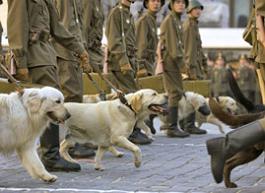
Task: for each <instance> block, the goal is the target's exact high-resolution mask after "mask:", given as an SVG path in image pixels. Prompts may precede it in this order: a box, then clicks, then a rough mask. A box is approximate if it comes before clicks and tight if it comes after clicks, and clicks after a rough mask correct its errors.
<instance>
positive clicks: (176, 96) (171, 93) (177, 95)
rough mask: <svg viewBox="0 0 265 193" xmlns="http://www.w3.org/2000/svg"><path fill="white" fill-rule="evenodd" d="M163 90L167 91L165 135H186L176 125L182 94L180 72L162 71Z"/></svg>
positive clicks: (186, 134) (186, 135)
mask: <svg viewBox="0 0 265 193" xmlns="http://www.w3.org/2000/svg"><path fill="white" fill-rule="evenodd" d="M163 81H164V86H165V90H166V91H167V93H168V106H169V114H168V117H167V124H166V125H167V126H168V127H167V128H166V129H167V136H168V137H188V136H189V134H188V133H186V132H185V131H183V130H182V129H181V128H179V126H178V102H179V100H180V99H181V97H182V94H183V86H182V78H181V75H180V73H177V72H167V71H165V72H164V73H163Z"/></svg>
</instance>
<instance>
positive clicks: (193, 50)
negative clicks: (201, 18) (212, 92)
mask: <svg viewBox="0 0 265 193" xmlns="http://www.w3.org/2000/svg"><path fill="white" fill-rule="evenodd" d="M183 37H184V50H185V64H186V66H187V67H188V68H193V69H195V72H196V76H197V77H198V78H203V77H204V75H205V74H204V73H205V72H206V69H207V59H206V57H205V56H204V54H203V50H202V41H201V36H200V33H199V27H198V20H197V19H195V18H191V17H188V18H187V19H186V20H185V21H184V23H183Z"/></svg>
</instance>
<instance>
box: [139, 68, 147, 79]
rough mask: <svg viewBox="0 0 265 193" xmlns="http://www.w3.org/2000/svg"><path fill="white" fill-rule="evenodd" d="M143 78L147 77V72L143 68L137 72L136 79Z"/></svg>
mask: <svg viewBox="0 0 265 193" xmlns="http://www.w3.org/2000/svg"><path fill="white" fill-rule="evenodd" d="M145 76H148V72H147V70H146V69H145V68H142V69H140V70H138V71H137V77H138V78H141V77H145Z"/></svg>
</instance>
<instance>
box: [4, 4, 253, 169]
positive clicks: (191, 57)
mask: <svg viewBox="0 0 265 193" xmlns="http://www.w3.org/2000/svg"><path fill="white" fill-rule="evenodd" d="M138 5H139V6H140V7H142V8H141V9H140V10H142V12H141V11H137V14H140V15H141V16H136V18H138V19H137V20H136V22H135V21H134V18H133V16H132V14H131V12H130V8H131V6H138ZM162 8H163V9H164V8H165V10H166V11H164V12H163V14H162V15H163V19H161V25H160V37H159V38H158V36H157V34H158V33H157V28H158V26H157V24H158V23H159V22H157V21H158V20H159V19H158V18H157V13H158V12H159V11H161V9H162ZM203 9H204V7H203V5H202V4H201V3H200V2H199V1H198V0H190V1H188V0H169V1H167V2H165V0H143V1H136V2H134V0H119V1H118V0H116V1H115V0H113V1H111V0H110V1H102V2H101V0H68V1H65V0H53V1H52V0H43V1H33V0H19V1H15V0H8V19H7V31H8V34H7V36H8V42H9V48H10V50H11V51H12V54H13V56H14V58H15V61H16V64H15V65H16V74H15V77H16V78H17V79H18V80H20V81H25V82H32V83H35V84H40V85H47V86H52V87H55V88H58V89H60V90H62V92H63V94H64V96H65V101H66V102H82V97H83V82H82V73H83V72H85V73H90V72H97V73H102V72H104V74H105V76H106V77H108V78H109V80H110V81H111V82H112V83H113V85H115V86H116V87H117V88H118V89H119V90H120V91H122V92H123V93H130V92H135V91H137V90H138V89H139V85H138V83H137V78H139V77H143V76H152V75H155V74H156V75H159V74H161V75H162V76H163V82H164V88H165V90H166V92H167V93H168V106H169V107H168V109H169V114H168V117H167V124H166V130H167V136H168V137H188V136H189V135H190V134H205V133H206V131H205V130H202V129H200V128H198V127H196V126H195V113H194V114H191V115H189V116H188V117H187V118H185V119H184V120H183V121H182V123H181V124H180V125H181V127H180V126H179V124H178V102H179V100H180V99H181V97H182V95H183V92H184V91H183V80H204V79H208V78H212V80H213V82H214V84H216V86H214V89H215V90H214V95H230V94H229V93H228V92H227V91H224V90H222V89H223V88H224V86H223V84H224V82H223V81H224V80H225V78H224V77H223V74H222V73H223V71H224V70H225V61H224V59H223V58H222V57H217V58H216V60H215V64H214V67H213V68H212V69H211V66H210V65H209V64H210V61H209V59H208V60H207V58H206V57H205V54H204V53H203V50H202V42H201V38H200V34H199V30H198V18H199V17H200V15H201V12H202V11H203ZM104 10H109V12H107V11H105V13H106V12H107V14H104ZM136 10H139V9H138V8H137V9H136ZM184 12H186V13H187V17H186V19H185V21H184V22H182V20H181V16H182V14H183V13H184ZM104 25H105V26H104ZM103 27H105V35H106V38H107V41H108V42H107V48H106V49H105V50H103V49H102V43H101V40H102V37H103ZM0 30H1V28H0ZM0 32H1V31H0ZM240 61H241V60H240ZM246 63H247V62H243V61H242V62H241V65H242V67H240V75H239V76H238V79H239V78H240V81H239V82H240V84H241V81H242V85H243V86H242V88H243V87H244V85H245V83H244V81H249V80H246V79H247V78H249V76H250V75H249V74H250V73H249V72H246V69H247V68H249V66H248V65H247V64H246ZM219 71H220V72H219ZM252 74H253V73H252ZM241 78H242V80H241ZM218 81H219V82H218ZM217 84H220V85H222V86H221V87H220V88H218V86H217ZM216 88H217V90H216ZM243 92H245V93H247V92H249V93H247V94H246V95H247V96H248V97H254V96H253V90H251V91H249V89H247V88H246V89H245V88H244V89H243ZM153 118H154V117H153V116H151V117H150V121H151V120H152V119H153ZM148 124H150V122H149V123H148ZM129 139H130V140H131V141H132V142H133V143H138V144H149V143H151V142H152V140H151V139H149V138H148V137H147V136H146V135H145V134H144V133H142V132H141V131H140V128H136V127H135V128H134V130H133V133H132V134H131V136H130V137H129ZM71 151H72V152H71V153H72V156H73V157H87V156H90V155H91V154H93V151H92V152H91V151H89V149H88V146H81V145H78V144H77V145H76V146H75V148H73V149H72V150H71ZM40 154H41V159H42V161H43V163H44V165H45V167H46V168H47V169H48V170H50V171H54V170H57V171H58V170H59V171H79V170H80V165H79V164H77V163H70V162H68V161H66V160H64V159H63V158H61V157H60V154H59V126H58V125H55V124H50V126H49V128H48V129H46V131H45V133H44V134H43V135H42V137H41V139H40Z"/></svg>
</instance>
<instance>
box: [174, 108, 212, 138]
mask: <svg viewBox="0 0 265 193" xmlns="http://www.w3.org/2000/svg"><path fill="white" fill-rule="evenodd" d="M179 124H180V127H181V128H182V129H183V130H184V131H186V132H188V133H190V134H197V135H201V134H206V133H207V132H206V131H205V130H203V129H200V128H198V127H196V126H195V112H193V113H191V114H189V115H188V116H187V117H186V118H184V119H182V120H181V121H180V122H179Z"/></svg>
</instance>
